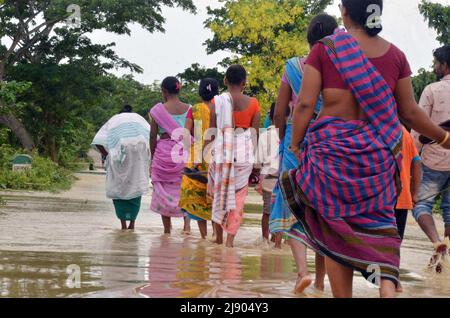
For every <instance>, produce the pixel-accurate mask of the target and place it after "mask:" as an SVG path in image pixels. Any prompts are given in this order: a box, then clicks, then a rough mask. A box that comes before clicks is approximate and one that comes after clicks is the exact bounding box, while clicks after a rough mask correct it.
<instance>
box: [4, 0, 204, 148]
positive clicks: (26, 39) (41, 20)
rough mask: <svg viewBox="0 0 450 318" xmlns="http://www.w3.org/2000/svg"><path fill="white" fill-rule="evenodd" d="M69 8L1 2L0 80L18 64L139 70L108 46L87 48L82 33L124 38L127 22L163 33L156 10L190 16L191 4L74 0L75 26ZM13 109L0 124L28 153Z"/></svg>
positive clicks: (60, 0)
mask: <svg viewBox="0 0 450 318" xmlns="http://www.w3.org/2000/svg"><path fill="white" fill-rule="evenodd" d="M72 4H73V1H72V0H4V1H3V3H2V4H0V39H2V41H1V43H0V81H4V80H5V79H7V74H8V71H9V69H10V68H12V67H14V66H15V65H16V64H17V63H19V62H20V63H22V62H24V61H25V62H29V63H33V64H45V65H46V64H48V63H54V64H58V63H60V62H61V61H67V60H68V64H71V63H73V62H75V61H80V60H83V59H88V60H91V62H92V63H93V64H98V65H101V66H103V67H104V69H111V68H113V67H128V68H130V69H132V70H134V71H139V70H140V68H139V67H138V66H137V65H134V64H132V63H129V62H128V61H125V60H123V59H121V58H119V57H118V56H116V55H115V54H114V52H113V50H112V49H111V47H113V46H114V45H113V44H110V45H106V46H97V45H93V44H92V43H91V42H90V40H89V38H87V37H86V34H88V33H91V32H93V31H95V30H100V29H104V30H106V31H109V32H114V33H117V34H130V29H129V24H131V23H138V24H140V25H141V26H142V27H144V28H145V29H146V30H148V31H149V32H154V31H163V30H164V29H163V23H164V18H163V17H162V15H161V8H162V6H179V7H181V8H183V9H185V10H190V11H191V12H195V7H194V5H193V3H192V0H147V1H140V0H127V1H116V0H107V1H97V0H95V1H94V0H79V1H77V5H78V6H79V8H80V24H79V25H77V24H75V25H72V26H71V27H68V26H67V23H66V21H67V20H68V19H69V18H70V17H71V16H72V12H69V13H68V8H70V6H71V5H72ZM5 38H9V39H10V42H6V41H4V40H3V39H5ZM102 48H103V50H102ZM14 110H15V109H14V108H13V109H12V111H11V112H10V114H9V115H5V114H0V121H1V123H3V124H6V125H7V126H8V127H9V128H10V129H11V130H12V131H13V132H14V133H15V134H16V135H17V136H18V138H19V139H20V140H21V142H22V144H23V147H24V148H26V149H32V148H33V147H34V144H33V142H30V141H32V138H31V136H30V135H29V134H28V132H27V130H26V128H25V127H24V125H23V124H22V122H21V121H20V120H19V119H18V118H17V114H15V113H14ZM6 116H8V118H5V117H6Z"/></svg>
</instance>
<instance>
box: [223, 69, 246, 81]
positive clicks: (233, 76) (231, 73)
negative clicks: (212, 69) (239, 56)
mask: <svg viewBox="0 0 450 318" xmlns="http://www.w3.org/2000/svg"><path fill="white" fill-rule="evenodd" d="M225 78H226V79H227V81H228V83H230V84H231V85H241V84H242V83H244V82H245V81H246V80H247V71H246V70H245V68H244V67H243V66H242V65H238V64H235V65H231V66H230V67H229V68H228V69H227V72H226V73H225Z"/></svg>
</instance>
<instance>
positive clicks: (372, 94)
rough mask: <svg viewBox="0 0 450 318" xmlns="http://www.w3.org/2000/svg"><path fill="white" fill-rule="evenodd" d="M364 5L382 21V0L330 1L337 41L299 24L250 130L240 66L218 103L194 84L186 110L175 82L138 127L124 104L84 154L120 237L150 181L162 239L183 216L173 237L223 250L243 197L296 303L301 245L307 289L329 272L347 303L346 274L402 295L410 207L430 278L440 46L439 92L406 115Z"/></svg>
mask: <svg viewBox="0 0 450 318" xmlns="http://www.w3.org/2000/svg"><path fill="white" fill-rule="evenodd" d="M373 6H377V8H379V10H378V11H379V12H380V13H381V12H382V10H383V1H382V0H342V3H341V4H340V9H341V14H342V21H343V24H344V26H345V30H344V29H339V28H338V23H337V22H336V20H335V18H333V17H331V16H329V15H327V14H320V15H318V16H316V17H314V18H313V19H312V21H311V23H310V25H309V28H308V32H307V40H308V43H309V45H310V53H309V55H308V56H306V57H294V58H292V59H289V60H288V61H287V63H286V67H285V70H284V73H283V76H282V79H281V84H280V90H279V95H278V100H277V101H276V103H274V104H273V105H272V107H271V110H270V112H269V114H268V115H267V119H266V123H265V125H264V126H265V127H264V128H265V129H263V130H260V127H261V123H260V120H261V107H260V104H259V102H258V100H257V99H256V98H254V97H251V96H248V95H246V94H245V93H244V92H245V88H246V83H247V73H246V70H245V68H244V67H243V66H241V65H231V66H230V67H229V68H228V69H227V71H226V74H225V79H224V84H225V86H226V91H225V92H223V93H221V92H220V91H219V87H220V86H219V83H218V82H217V80H215V79H210V78H205V79H203V80H202V81H201V82H200V86H199V99H200V100H201V102H200V103H199V104H197V105H195V106H193V107H191V106H190V105H188V104H185V103H183V102H182V101H181V100H180V92H181V90H182V84H181V82H180V81H179V80H178V79H177V78H175V77H168V78H166V79H165V80H164V81H163V82H162V85H161V88H162V97H163V100H164V102H163V103H159V104H157V105H155V106H154V107H152V108H151V110H150V112H149V122H150V124H149V123H148V122H147V121H146V120H145V119H144V118H143V117H141V116H139V115H137V114H135V113H133V112H132V109H131V107H129V106H127V107H125V108H124V110H123V111H122V112H121V114H118V115H116V116H114V117H113V118H111V119H110V120H109V121H108V122H107V123H106V124H105V125H104V126H103V127H102V129H101V130H100V131H99V133H98V134H97V136H96V137H95V139H94V141H93V145H94V146H96V148H97V149H98V150H99V151H100V152H101V153H102V155H103V156H105V157H106V156H107V157H106V166H107V195H108V197H109V198H112V199H113V201H114V206H115V208H116V213H117V217H118V218H119V219H120V220H121V222H122V228H123V229H134V226H135V220H136V218H137V215H138V212H139V209H140V204H141V197H142V196H143V195H144V194H145V193H146V192H147V189H148V185H149V182H150V181H149V180H150V179H151V182H152V184H153V194H152V202H151V211H152V212H154V213H158V214H160V215H161V218H162V222H163V226H164V233H166V234H170V233H171V230H172V224H171V218H184V224H185V225H184V231H185V232H186V233H189V232H190V220H194V221H196V222H198V227H199V231H200V234H201V237H202V238H203V239H206V238H207V236H208V232H207V229H208V222H212V224H213V236H214V242H215V243H217V244H224V243H225V245H226V247H229V248H232V247H233V246H234V241H235V238H236V235H237V233H238V230H239V228H240V226H241V225H242V222H243V217H244V206H245V202H246V199H247V196H248V193H249V187H252V186H255V187H256V190H257V191H258V192H259V193H261V195H262V197H263V202H264V208H263V217H262V236H263V238H264V239H265V240H266V241H267V242H269V241H272V242H273V244H274V247H275V248H281V246H282V241H283V238H284V239H285V240H286V241H287V242H288V244H289V245H290V247H291V250H292V254H293V257H294V260H295V263H296V265H297V270H298V279H297V282H296V286H295V292H296V293H302V292H303V291H304V290H305V289H306V288H307V287H308V286H310V285H311V284H312V283H313V279H312V278H311V276H310V274H309V273H308V267H307V261H306V255H307V254H306V252H307V248H310V249H312V250H313V251H314V252H315V253H316V263H315V265H316V271H315V275H316V277H315V280H314V287H315V288H316V289H319V290H324V278H325V275H328V277H329V282H330V285H331V289H332V292H333V295H334V296H335V297H351V296H352V285H353V274H354V272H355V271H357V272H360V273H361V274H362V275H363V276H364V277H365V278H366V279H367V280H369V281H370V282H372V283H375V284H377V285H378V286H379V288H380V295H381V296H382V297H393V296H394V295H395V293H396V292H401V290H402V286H401V283H400V247H401V242H402V240H403V237H404V233H405V228H406V223H407V218H408V211H410V210H412V211H413V215H414V218H415V219H416V220H417V222H418V223H419V224H420V226H421V228H422V229H423V231H424V232H425V233H426V235H427V236H428V237H429V238H430V240H431V242H432V243H433V244H434V249H435V252H434V255H433V257H432V259H431V261H430V265H429V266H430V268H433V269H434V270H435V271H436V272H438V273H439V272H442V270H443V266H444V261H445V258H447V259H448V257H450V255H449V247H450V246H449V245H450V244H449V242H448V239H447V242H446V241H445V240H444V239H442V238H441V237H440V236H439V234H438V233H439V232H438V230H437V228H436V225H435V223H434V219H433V215H432V211H433V206H434V203H435V201H436V199H437V198H438V197H440V198H441V209H442V210H443V213H444V222H445V236H446V237H449V236H450V188H449V187H450V133H449V131H450V121H449V120H450V46H448V45H447V46H444V47H441V48H439V49H437V50H435V51H434V60H435V65H434V68H435V73H436V75H437V76H438V78H439V82H436V83H434V84H431V85H429V86H428V87H427V88H426V89H425V90H424V92H423V95H422V98H421V100H420V102H419V104H417V102H416V100H415V97H414V93H413V86H412V81H411V75H412V72H411V69H410V66H409V63H408V60H407V58H406V56H405V54H404V53H403V52H402V51H401V50H400V49H399V48H397V47H396V46H395V45H394V44H392V43H390V42H388V41H387V40H385V39H383V38H382V37H380V36H379V33H380V32H381V30H382V25H381V19H380V16H375V17H374V15H373V11H372V10H368V8H370V7H373ZM411 131H412V133H411V134H410V132H411ZM260 132H261V133H260ZM127 221H129V222H130V223H129V224H127ZM224 233H226V235H227V237H226V238H225V239H224ZM270 234H272V238H270Z"/></svg>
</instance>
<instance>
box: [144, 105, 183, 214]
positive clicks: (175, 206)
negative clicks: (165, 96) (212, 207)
mask: <svg viewBox="0 0 450 318" xmlns="http://www.w3.org/2000/svg"><path fill="white" fill-rule="evenodd" d="M150 116H151V117H152V118H153V120H155V121H156V123H157V124H158V126H159V127H160V128H162V129H164V131H165V132H166V133H167V134H169V135H170V136H171V138H170V139H159V140H158V143H157V146H156V151H155V154H154V157H153V158H152V176H151V179H152V183H153V195H152V202H151V206H150V210H151V211H153V212H155V213H158V214H160V215H162V216H166V217H183V216H184V215H183V213H182V211H181V208H180V207H179V201H180V191H181V177H182V172H183V169H184V166H185V164H186V160H187V158H185V157H186V156H187V152H186V151H184V145H183V143H182V140H181V139H180V140H175V138H174V134H175V133H178V132H180V130H181V129H184V127H181V126H180V124H178V123H177V122H176V121H175V120H174V118H173V117H172V116H171V114H170V113H169V112H168V111H167V110H166V108H165V106H164V105H163V104H158V105H156V106H155V107H153V108H152V109H151V111H150ZM189 135H190V134H189ZM177 150H178V152H177ZM175 159H177V160H175Z"/></svg>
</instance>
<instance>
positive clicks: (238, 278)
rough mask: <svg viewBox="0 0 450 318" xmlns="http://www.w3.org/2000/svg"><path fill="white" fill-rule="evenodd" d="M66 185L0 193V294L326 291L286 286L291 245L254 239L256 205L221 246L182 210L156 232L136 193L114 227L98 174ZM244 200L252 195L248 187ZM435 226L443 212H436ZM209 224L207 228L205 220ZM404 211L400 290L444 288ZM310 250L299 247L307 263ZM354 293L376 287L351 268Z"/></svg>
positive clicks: (446, 291) (447, 288) (447, 286)
mask: <svg viewBox="0 0 450 318" xmlns="http://www.w3.org/2000/svg"><path fill="white" fill-rule="evenodd" d="M78 178H79V181H78V182H77V183H76V184H75V186H74V187H73V189H72V190H70V191H68V192H66V193H60V194H50V193H35V192H3V193H0V195H2V197H4V198H5V199H6V201H7V205H6V206H4V207H0V231H1V232H0V297H223V298H230V297H234V298H247V297H249V298H255V297H263V298H265V297H272V298H278V297H283V298H291V297H292V298H294V297H330V296H331V292H330V287H329V284H328V281H326V290H325V292H324V293H320V292H318V291H315V290H314V289H313V288H310V289H308V290H307V291H306V293H305V294H304V295H301V296H296V295H294V294H293V293H292V290H293V288H294V283H295V279H296V276H297V275H296V270H295V265H294V263H293V259H292V257H291V254H290V250H289V248H288V247H287V246H284V248H283V250H281V251H276V250H273V249H271V248H270V247H268V246H265V245H264V244H262V243H261V240H260V235H261V234H260V227H259V222H258V220H259V218H260V216H261V215H260V214H247V216H246V220H245V224H244V226H243V228H242V229H241V230H240V232H239V233H238V236H237V238H236V248H235V249H226V248H224V247H219V246H216V245H214V244H212V243H211V242H210V241H209V240H207V241H202V240H201V239H200V238H199V233H198V230H197V228H196V224H194V222H193V223H192V230H193V234H192V235H191V236H183V235H182V234H181V232H180V230H181V229H182V220H176V221H175V222H174V225H173V228H174V231H173V234H172V235H171V236H164V235H162V232H163V228H162V224H161V221H160V219H159V217H158V216H157V215H155V214H152V213H150V212H149V202H150V197H149V196H147V197H145V199H144V204H143V207H142V210H141V214H140V217H139V219H138V223H137V226H138V227H137V230H136V231H135V232H122V231H120V230H118V228H119V222H118V220H117V219H116V218H115V214H114V208H113V206H112V203H111V202H110V201H109V200H107V199H106V198H105V192H104V175H101V174H98V175H95V174H80V175H78ZM249 203H251V204H255V203H261V199H260V197H258V196H257V195H255V194H252V195H251V196H250V197H249ZM438 224H439V227H440V229H442V222H441V221H439V222H438ZM209 230H211V228H209ZM431 249H432V248H431V244H430V243H429V242H428V241H427V239H426V238H425V236H424V235H423V234H422V232H421V231H420V229H419V228H418V226H417V225H416V224H415V223H414V221H413V220H410V221H409V224H408V228H407V233H406V240H405V242H404V245H403V249H402V281H403V287H404V289H405V292H404V293H403V294H401V295H399V297H449V296H450V279H449V278H450V276H449V274H448V273H446V274H443V275H444V276H442V275H441V276H436V275H434V276H433V275H431V274H429V273H427V271H426V270H425V267H426V264H427V261H428V260H429V257H430V254H431ZM313 259H314V256H313V254H312V253H309V254H308V261H309V265H310V269H311V271H313V270H314V268H313ZM354 286H355V287H354V294H355V297H377V296H378V290H377V289H374V288H370V287H369V286H368V285H367V283H366V282H365V281H364V280H363V279H362V278H361V277H360V276H359V275H358V276H356V277H355V283H354Z"/></svg>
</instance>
